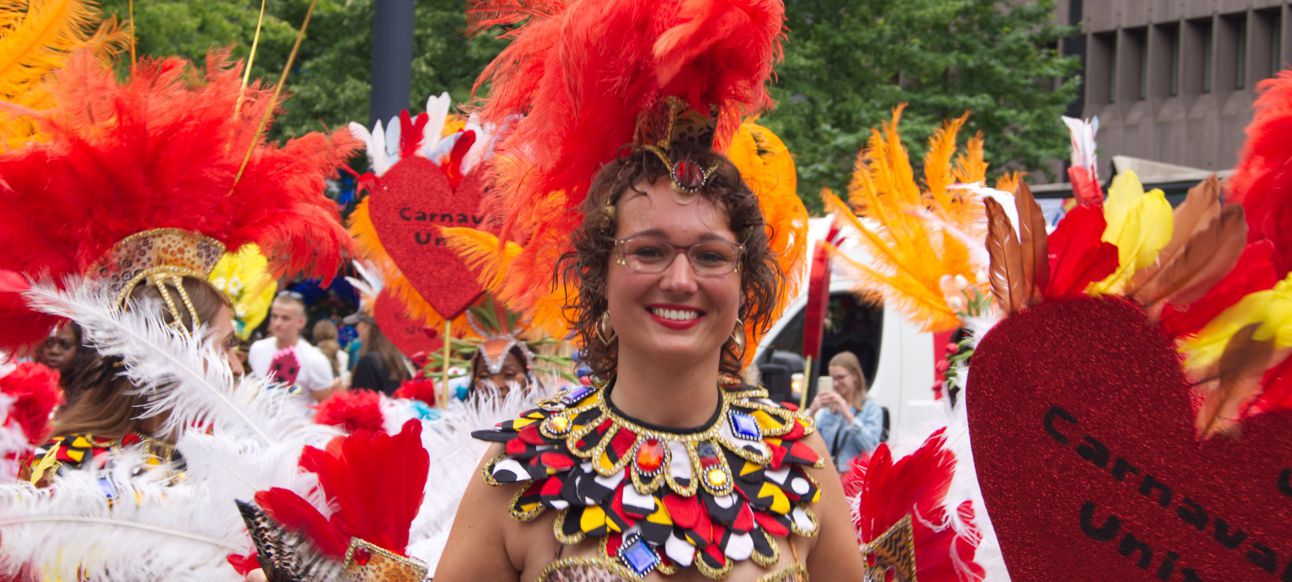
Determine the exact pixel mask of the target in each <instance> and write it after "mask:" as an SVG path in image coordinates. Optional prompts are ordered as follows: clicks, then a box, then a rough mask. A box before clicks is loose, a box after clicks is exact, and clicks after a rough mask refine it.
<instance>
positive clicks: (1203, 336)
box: [1180, 275, 1292, 370]
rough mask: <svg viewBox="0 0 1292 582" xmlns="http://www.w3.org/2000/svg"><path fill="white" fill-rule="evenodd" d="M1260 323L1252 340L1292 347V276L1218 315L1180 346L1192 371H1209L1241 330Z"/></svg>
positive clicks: (1285, 347)
mask: <svg viewBox="0 0 1292 582" xmlns="http://www.w3.org/2000/svg"><path fill="white" fill-rule="evenodd" d="M1254 323H1255V324H1259V327H1258V328H1257V329H1256V333H1255V334H1253V336H1252V339H1254V340H1257V341H1269V340H1271V339H1273V340H1274V345H1275V347H1276V348H1278V349H1287V348H1289V347H1292V275H1289V276H1288V277H1287V278H1286V279H1284V280H1282V281H1279V283H1278V284H1276V285H1275V286H1274V288H1273V289H1267V290H1265V291H1257V292H1255V293H1250V294H1248V295H1247V296H1245V297H1243V298H1242V299H1241V300H1239V301H1238V302H1237V303H1235V304H1233V305H1231V306H1230V307H1229V308H1228V309H1226V310H1225V311H1224V312H1222V313H1221V314H1220V315H1217V316H1216V317H1215V318H1214V319H1212V320H1211V321H1210V322H1208V323H1207V325H1206V327H1204V328H1202V331H1200V332H1198V334H1197V335H1196V336H1194V337H1191V338H1188V339H1186V340H1184V341H1182V342H1181V343H1180V351H1181V352H1183V353H1184V355H1185V361H1186V362H1187V364H1188V366H1189V368H1190V369H1191V370H1205V369H1208V368H1210V367H1212V366H1214V365H1215V364H1216V363H1217V362H1219V361H1220V357H1221V355H1222V354H1224V352H1225V347H1226V346H1227V345H1229V341H1230V340H1231V339H1232V338H1233V337H1234V335H1235V334H1237V333H1238V332H1239V331H1240V330H1242V329H1243V328H1245V327H1247V326H1248V325H1251V324H1254Z"/></svg>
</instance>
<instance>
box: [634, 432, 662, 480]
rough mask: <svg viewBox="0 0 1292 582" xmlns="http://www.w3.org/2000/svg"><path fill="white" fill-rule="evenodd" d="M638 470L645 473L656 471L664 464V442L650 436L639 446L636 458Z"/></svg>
mask: <svg viewBox="0 0 1292 582" xmlns="http://www.w3.org/2000/svg"><path fill="white" fill-rule="evenodd" d="M635 462H636V465H637V470H638V471H641V472H643V473H654V472H655V471H658V470H659V468H660V467H662V466H664V443H661V442H659V439H654V438H648V439H646V440H644V441H642V443H641V444H640V445H638V446H637V458H636V459H635Z"/></svg>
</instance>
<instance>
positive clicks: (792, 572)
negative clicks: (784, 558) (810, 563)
mask: <svg viewBox="0 0 1292 582" xmlns="http://www.w3.org/2000/svg"><path fill="white" fill-rule="evenodd" d="M807 579H808V570H807V566H804V565H803V564H793V565H791V566H787V567H785V568H783V569H781V570H777V571H775V572H772V573H770V574H767V575H765V576H763V577H761V578H759V579H758V582H807Z"/></svg>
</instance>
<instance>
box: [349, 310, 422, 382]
mask: <svg viewBox="0 0 1292 582" xmlns="http://www.w3.org/2000/svg"><path fill="white" fill-rule="evenodd" d="M343 323H345V324H346V325H353V326H354V329H355V331H357V332H358V334H359V343H360V348H359V362H358V363H357V364H355V365H354V373H353V374H351V376H350V387H351V388H365V389H368V390H376V391H377V392H382V393H385V394H387V395H392V394H394V393H395V391H396V390H398V389H399V386H400V384H403V383H404V380H407V379H408V378H409V376H410V374H409V370H408V364H406V363H405V361H404V355H403V354H402V353H400V352H399V349H398V348H396V347H395V345H394V344H392V343H390V340H388V339H386V335H385V334H383V333H381V329H380V328H378V327H377V322H376V321H375V320H374V319H373V318H372V315H370V314H367V313H364V312H362V311H361V312H358V313H355V314H352V315H349V316H347V317H346V318H345V319H344V320H343Z"/></svg>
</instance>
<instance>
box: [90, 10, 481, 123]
mask: <svg viewBox="0 0 1292 582" xmlns="http://www.w3.org/2000/svg"><path fill="white" fill-rule="evenodd" d="M103 5H104V8H105V11H107V12H109V13H111V14H115V15H116V16H117V17H118V18H119V19H121V21H122V22H125V21H127V18H128V17H127V15H128V13H129V3H128V0H103ZM373 5H374V2H373V0H319V2H318V5H317V6H316V7H315V9H314V13H313V15H312V16H311V18H310V23H309V27H308V30H307V31H306V37H305V40H304V42H303V43H302V44H301V48H300V53H299V54H298V55H297V57H296V63H295V66H294V67H293V70H292V74H291V75H290V76H289V78H288V81H287V86H286V94H287V99H286V101H285V102H284V104H283V112H284V115H283V116H282V117H280V118H279V121H278V125H277V127H276V128H274V133H273V137H285V136H294V135H299V134H302V133H305V132H309V131H314V130H320V129H329V128H336V127H339V126H342V125H344V124H345V123H347V122H350V121H359V122H361V123H365V124H366V123H367V122H368V96H369V83H370V79H371V69H372V16H373ZM308 6H309V0H269V1H268V4H267V5H266V15H265V22H264V26H263V28H262V31H261V38H260V44H259V46H258V47H257V49H256V55H255V62H254V65H253V67H252V73H253V76H254V77H255V78H258V79H261V81H262V82H263V83H265V84H268V85H272V84H273V83H275V82H277V80H278V77H279V75H280V74H281V73H282V70H283V67H284V65H286V63H287V57H288V54H289V53H290V52H291V48H292V43H293V42H295V40H296V33H297V30H298V28H299V27H300V24H301V22H302V21H303V20H304V18H305V13H306V9H307V8H308ZM134 11H135V14H134V17H135V32H136V37H137V48H136V51H137V53H138V55H140V57H143V56H146V55H152V56H170V55H178V56H182V57H185V58H188V59H193V60H195V61H197V62H201V61H202V59H204V58H205V55H206V54H207V52H208V51H210V50H211V49H219V48H229V49H231V50H232V52H233V55H234V56H235V57H237V58H241V59H245V58H246V57H247V53H248V49H249V48H250V46H251V42H252V38H253V36H254V34H255V30H256V20H257V17H258V16H259V11H260V2H259V1H258V0H242V1H236V0H204V1H201V2H193V1H191V0H141V1H136V2H135V3H134ZM415 14H416V23H415V28H414V33H413V63H412V90H411V93H412V95H410V103H409V106H410V108H411V109H413V110H414V111H417V110H420V109H421V108H422V107H423V106H424V105H425V100H426V98H427V97H428V96H430V95H432V94H434V95H438V94H440V93H441V92H444V91H448V92H449V94H450V95H451V96H452V97H453V101H454V103H464V102H465V101H466V100H467V99H468V98H469V97H470V94H471V85H472V83H473V82H474V81H475V77H476V75H477V74H479V72H480V70H481V69H483V68H484V66H485V64H486V63H488V62H489V60H490V59H492V58H493V57H494V55H496V54H497V53H498V51H499V50H501V48H502V46H503V43H502V42H500V41H498V40H497V39H495V38H493V37H491V36H482V37H477V38H472V39H468V38H466V36H465V30H466V7H465V1H464V0H453V1H442V0H437V1H436V2H418V3H417V7H416V13H415ZM125 66H128V65H127V64H123V67H125Z"/></svg>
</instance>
